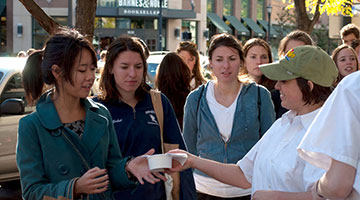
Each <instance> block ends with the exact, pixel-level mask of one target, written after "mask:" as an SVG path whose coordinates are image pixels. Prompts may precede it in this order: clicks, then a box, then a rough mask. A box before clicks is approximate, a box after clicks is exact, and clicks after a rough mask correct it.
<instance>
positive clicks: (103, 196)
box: [61, 129, 106, 199]
mask: <svg viewBox="0 0 360 200" xmlns="http://www.w3.org/2000/svg"><path fill="white" fill-rule="evenodd" d="M61 135H62V136H64V138H65V140H66V141H67V142H68V143H69V144H70V145H71V146H72V147H73V148H74V150H75V152H76V154H78V156H79V157H80V159H81V162H82V163H83V164H84V166H85V168H86V171H88V170H89V169H90V166H89V164H88V163H87V162H86V160H85V158H84V156H83V155H82V154H81V152H80V151H79V149H78V148H77V147H76V145H75V144H74V143H73V142H72V141H71V140H70V138H69V137H68V136H67V135H66V134H65V133H64V129H62V131H61ZM99 195H100V196H101V198H102V199H106V196H105V194H104V193H99ZM86 196H87V199H88V198H89V195H86Z"/></svg>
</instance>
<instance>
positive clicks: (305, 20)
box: [294, 0, 321, 34]
mask: <svg viewBox="0 0 360 200" xmlns="http://www.w3.org/2000/svg"><path fill="white" fill-rule="evenodd" d="M294 2H295V13H296V27H297V29H299V30H302V31H305V32H307V33H309V34H310V33H311V32H312V30H313V29H314V25H315V23H316V22H317V21H318V20H319V18H320V11H319V7H320V3H321V0H318V2H317V4H316V9H315V13H314V16H313V18H312V19H309V16H308V14H307V12H306V7H305V0H294Z"/></svg>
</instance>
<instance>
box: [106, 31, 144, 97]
mask: <svg viewBox="0 0 360 200" xmlns="http://www.w3.org/2000/svg"><path fill="white" fill-rule="evenodd" d="M124 51H134V52H137V53H139V54H140V57H141V60H142V61H143V66H144V72H143V77H142V81H141V85H140V86H139V87H138V88H137V89H136V91H135V98H136V99H137V100H141V99H142V98H143V97H144V96H145V94H146V93H147V92H148V89H147V85H146V77H147V63H146V57H145V52H144V47H143V46H142V44H141V43H140V42H139V39H138V38H136V37H130V36H127V35H123V36H120V37H119V38H118V39H116V40H114V41H113V42H112V43H111V44H110V47H109V48H108V50H107V54H106V63H105V67H104V71H103V72H102V74H101V79H100V93H99V99H100V100H102V101H105V102H113V101H117V100H118V99H119V98H120V97H121V95H120V93H119V91H118V90H117V88H116V83H115V78H114V74H112V73H111V70H112V69H113V67H114V62H115V60H116V58H117V57H118V56H119V55H120V54H121V53H122V52H124Z"/></svg>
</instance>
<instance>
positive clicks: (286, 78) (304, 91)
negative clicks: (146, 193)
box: [170, 46, 338, 200]
mask: <svg viewBox="0 0 360 200" xmlns="http://www.w3.org/2000/svg"><path fill="white" fill-rule="evenodd" d="M260 69H261V71H262V72H263V74H264V75H265V76H266V77H268V78H269V79H272V80H276V81H277V83H276V85H275V87H276V88H277V89H279V90H280V97H281V100H282V106H284V107H285V108H287V109H289V111H288V112H287V113H285V114H284V115H283V116H282V117H281V118H280V119H278V120H277V121H275V123H274V124H273V125H272V126H271V127H270V129H269V130H268V131H267V132H266V133H265V135H264V136H263V137H262V138H261V140H260V141H259V142H257V143H256V145H255V146H254V147H253V148H252V149H251V150H250V151H249V152H248V153H247V154H246V155H245V156H244V157H243V158H242V159H241V160H240V161H238V162H237V164H224V163H218V162H215V161H210V160H207V159H203V158H199V157H196V156H194V155H192V154H188V160H187V162H186V163H185V164H184V166H180V165H178V164H177V163H175V167H174V168H172V169H171V170H170V171H179V170H184V169H187V168H196V169H198V170H200V171H203V172H204V173H206V174H207V175H209V176H211V177H213V178H215V179H217V180H219V181H221V182H224V183H227V184H230V185H234V186H237V187H241V188H248V187H252V199H257V200H259V199H260V200H261V199H266V200H271V199H287V200H291V199H301V200H304V199H312V195H311V187H312V186H313V185H314V183H315V182H316V181H317V180H318V179H319V178H320V177H321V176H322V175H323V173H324V170H322V169H319V168H316V167H315V166H312V165H311V164H309V163H307V162H306V161H304V160H303V159H301V158H300V157H299V155H298V153H297V150H296V148H297V146H298V145H299V143H300V141H301V139H302V137H303V136H304V134H305V132H306V130H307V128H308V127H309V126H310V124H311V122H312V121H313V119H314V118H315V116H316V114H317V113H318V112H319V108H320V107H321V106H322V105H323V103H324V102H325V100H326V99H327V97H328V96H329V95H330V93H331V88H332V85H333V83H334V82H335V80H336V77H337V74H338V71H337V68H336V66H335V63H334V62H333V61H332V59H331V58H330V56H329V55H327V53H326V52H325V51H323V50H322V49H320V48H319V47H315V46H299V47H296V48H295V49H292V50H290V51H289V52H288V53H287V54H286V56H285V57H284V58H283V59H282V60H280V61H279V62H277V63H271V64H266V65H261V66H260ZM173 152H179V151H173Z"/></svg>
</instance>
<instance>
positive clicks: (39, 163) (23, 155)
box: [16, 92, 136, 200]
mask: <svg viewBox="0 0 360 200" xmlns="http://www.w3.org/2000/svg"><path fill="white" fill-rule="evenodd" d="M50 94H51V92H48V93H45V94H44V95H42V97H41V98H40V100H39V102H38V103H37V105H36V110H35V111H34V112H33V113H31V114H29V115H27V116H25V117H23V118H22V119H21V120H20V122H19V130H18V144H17V156H16V161H17V165H18V168H19V171H20V181H21V185H22V195H23V198H24V199H37V200H38V199H44V198H45V199H53V198H55V199H57V198H58V199H73V197H72V195H73V188H74V182H75V180H76V179H77V178H79V177H80V176H82V175H83V174H84V173H85V172H86V171H87V170H86V168H85V166H84V165H83V162H82V161H81V158H80V156H79V155H78V154H77V153H76V151H75V150H74V148H73V146H72V145H71V144H70V143H69V142H68V141H66V139H65V137H64V136H63V135H62V134H66V135H67V136H68V138H69V139H70V140H71V141H72V143H73V144H74V145H75V146H76V147H77V148H78V149H79V151H80V152H81V153H82V155H83V156H84V158H85V160H86V161H87V163H88V165H89V166H90V168H93V167H99V168H100V169H103V168H106V169H107V173H108V175H109V179H110V183H111V185H110V187H109V189H108V190H107V191H106V192H104V193H103V194H104V195H102V196H101V195H99V194H96V195H83V197H82V198H83V199H104V198H105V199H111V196H112V191H114V190H118V189H123V188H129V187H135V186H136V184H135V183H134V182H131V181H129V180H128V177H127V174H126V172H125V164H126V161H127V159H128V158H125V159H123V158H122V156H121V153H120V148H119V145H118V142H117V138H116V134H115V131H114V126H113V124H112V123H111V122H112V119H111V115H110V113H109V112H108V110H107V109H106V108H105V107H104V106H103V105H101V104H98V103H95V102H94V101H92V100H90V99H82V103H83V105H84V106H85V110H86V118H85V129H84V133H83V135H82V138H81V139H80V138H79V136H78V135H77V134H76V133H74V132H73V131H71V130H70V129H68V128H66V127H64V125H63V124H62V123H61V121H60V118H59V116H58V114H57V111H56V109H55V105H54V104H53V101H52V100H51V98H50ZM63 131H64V133H62V132H63Z"/></svg>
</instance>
